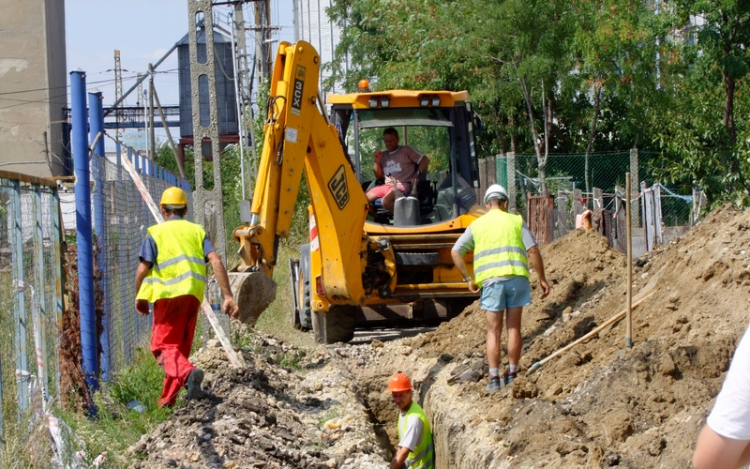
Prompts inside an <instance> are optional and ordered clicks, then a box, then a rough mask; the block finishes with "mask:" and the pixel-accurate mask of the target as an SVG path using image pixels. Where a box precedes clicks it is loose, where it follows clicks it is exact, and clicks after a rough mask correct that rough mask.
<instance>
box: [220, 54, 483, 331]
mask: <svg viewBox="0 0 750 469" xmlns="http://www.w3.org/2000/svg"><path fill="white" fill-rule="evenodd" d="M320 65H321V64H320V56H319V55H318V53H317V51H316V50H315V49H314V48H313V46H312V45H310V44H309V43H306V42H304V41H300V42H297V43H295V44H290V43H287V42H282V43H281V44H280V45H279V48H278V52H277V55H276V61H275V65H274V70H273V75H272V77H271V90H270V98H269V102H268V108H267V121H266V124H265V130H264V133H265V135H264V144H263V152H262V157H261V160H260V162H259V167H258V178H257V182H256V187H255V191H254V194H253V199H252V205H251V215H250V222H249V224H248V225H247V226H240V227H238V228H236V229H235V230H234V236H235V238H236V239H237V240H238V241H239V242H240V251H239V254H240V257H241V264H240V265H239V266H238V267H237V268H236V269H233V270H235V272H239V273H241V275H245V276H246V275H247V274H248V273H252V272H254V273H252V274H251V275H257V276H264V277H267V278H270V277H271V276H272V274H273V271H274V267H275V266H276V264H277V262H278V260H279V259H278V248H279V241H280V240H281V239H282V238H285V237H287V236H288V235H289V229H290V226H291V223H292V215H293V213H294V207H295V203H296V201H297V195H298V190H299V188H300V182H301V178H302V173H303V172H304V173H305V175H306V180H307V186H308V189H309V195H310V206H309V207H308V211H309V216H310V243H309V244H306V245H304V246H302V249H301V252H300V257H299V259H292V260H291V264H290V267H291V277H292V287H293V292H294V304H295V308H294V311H293V314H292V316H291V318H292V321H293V322H294V324H295V325H296V326H297V327H299V328H304V329H308V328H312V329H313V331H314V334H315V339H316V341H318V342H320V343H333V342H338V341H344V342H345V341H349V340H351V339H352V337H353V334H354V329H355V327H371V326H378V325H388V324H403V323H404V322H408V321H421V322H426V321H438V320H440V319H441V318H446V317H449V316H451V315H455V314H458V313H460V312H461V311H462V310H463V309H464V308H465V307H466V306H467V305H468V304H469V303H471V302H472V301H474V300H475V299H476V297H477V295H476V294H473V293H471V292H469V290H468V288H467V287H466V284H465V283H464V281H463V278H462V276H461V274H460V273H459V272H458V270H457V269H456V268H455V267H454V266H453V262H452V260H451V255H450V250H451V247H452V246H453V244H454V243H455V242H456V240H457V239H458V237H459V236H460V235H461V233H463V232H464V230H465V229H466V227H467V226H469V224H470V223H471V222H472V221H473V220H475V219H476V218H478V217H479V216H481V215H482V214H483V213H484V208H483V207H480V206H479V205H477V203H476V193H475V187H477V186H478V161H477V155H476V146H475V136H474V132H475V129H476V128H477V126H478V125H479V124H480V121H479V118H478V116H477V115H476V114H475V112H474V110H473V109H472V104H471V102H470V101H469V95H468V93H467V92H465V91H462V92H450V91H405V90H393V91H369V90H362V91H359V92H357V93H352V94H344V95H336V94H333V95H329V96H328V98H327V105H328V106H329V107H330V109H329V110H328V112H326V109H325V107H324V104H323V103H322V102H321V98H320V96H319V89H318V80H319V77H320ZM389 127H393V128H395V129H399V130H401V133H402V137H403V140H402V142H403V143H405V144H409V145H411V146H413V147H418V148H420V149H421V150H422V151H423V152H424V153H425V154H427V155H428V156H429V157H430V167H429V170H428V173H429V176H430V177H426V175H422V176H420V179H419V181H418V182H417V184H416V186H417V187H416V190H413V191H412V194H410V196H409V197H403V198H400V199H398V200H396V203H395V207H394V209H393V213H392V214H391V213H389V212H385V211H384V210H382V209H381V210H377V211H376V213H377V215H375V216H374V217H373V216H372V215H368V213H370V214H371V213H372V212H373V211H375V209H373V208H371V207H369V204H368V201H367V199H366V197H365V194H366V190H367V189H368V187H372V186H373V185H374V184H378V183H379V181H377V180H375V177H374V175H373V174H372V170H371V168H372V164H371V163H372V156H371V155H372V151H373V150H374V149H375V148H377V146H378V145H379V144H380V143H381V142H380V140H379V139H380V138H381V136H382V132H383V129H385V128H389ZM470 261H471V259H467V263H468V267H469V268H470V269H471V262H470ZM264 281H266V280H265V279H264ZM258 294H260V292H258ZM241 301H244V302H252V301H253V294H252V293H249V294H248V295H245V298H244V299H241ZM243 307H244V305H242V304H241V305H240V309H242V308H243Z"/></svg>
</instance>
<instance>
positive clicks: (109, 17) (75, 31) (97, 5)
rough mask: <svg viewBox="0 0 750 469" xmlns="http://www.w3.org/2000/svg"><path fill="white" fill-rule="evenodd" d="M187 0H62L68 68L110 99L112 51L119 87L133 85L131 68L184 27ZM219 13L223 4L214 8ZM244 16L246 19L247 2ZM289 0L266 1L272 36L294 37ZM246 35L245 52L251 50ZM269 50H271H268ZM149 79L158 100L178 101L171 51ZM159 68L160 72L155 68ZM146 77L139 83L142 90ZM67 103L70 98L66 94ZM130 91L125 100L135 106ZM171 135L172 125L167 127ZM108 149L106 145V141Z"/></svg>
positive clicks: (157, 53) (141, 68)
mask: <svg viewBox="0 0 750 469" xmlns="http://www.w3.org/2000/svg"><path fill="white" fill-rule="evenodd" d="M187 2H188V0H119V1H115V0H65V27H66V34H65V35H66V49H67V63H68V67H67V68H68V72H70V71H73V70H79V69H80V70H83V71H85V72H86V87H87V89H88V90H89V91H90V90H92V89H94V88H98V89H99V91H101V92H102V95H103V98H104V104H105V106H107V105H111V104H112V103H113V102H114V100H115V99H114V94H115V87H114V71H113V70H114V51H115V49H117V50H119V51H120V60H121V64H122V69H123V72H122V75H123V91H127V90H128V89H130V87H131V86H133V84H135V80H136V79H135V77H136V73H137V72H141V73H145V72H146V71H147V70H148V64H149V63H155V62H157V61H158V60H159V59H160V58H161V57H162V56H163V55H164V54H165V53H166V52H167V51H168V50H169V49H170V48H171V47H172V46H173V45H174V43H175V42H177V41H179V40H180V39H182V37H183V36H185V35H186V34H187V32H188V14H187V5H188V4H187ZM215 8H216V9H221V10H222V11H224V12H228V11H230V10H229V9H228V8H226V7H215ZM245 8H246V10H245V11H246V13H245V19H246V21H248V20H250V21H252V18H253V15H252V11H253V10H252V8H253V7H252V3H249V4H247V5H246V7H245ZM292 17H293V15H292V0H271V23H272V25H274V26H277V25H278V26H281V27H282V29H281V31H279V32H278V33H277V36H276V38H277V39H279V40H282V41H289V42H293V41H294V27H293V24H292ZM251 41H252V38H249V40H248V52H249V53H250V54H252V53H253V50H254V48H253V47H252V46H251V44H252V42H251ZM274 53H275V52H274ZM156 72H157V73H156V75H155V78H154V83H155V86H156V91H157V93H158V95H159V100H160V101H161V103H162V105H165V106H166V105H177V104H178V103H179V92H178V76H177V52H176V51H175V52H173V53H172V54H171V55H170V56H169V58H167V59H166V60H165V61H164V62H163V63H162V64H161V65H160V66H159V68H158V69H157V70H156ZM160 72H161V73H160ZM147 84H148V82H144V89H147ZM68 102H69V103H70V98H69V99H68ZM135 103H136V98H135V92H133V94H132V95H130V96H129V97H128V98H126V100H125V104H130V105H135ZM170 130H171V131H172V133H173V136H175V138H177V137H178V135H179V129H178V128H172V129H170ZM108 150H109V146H108Z"/></svg>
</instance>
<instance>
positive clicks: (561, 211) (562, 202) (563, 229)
mask: <svg viewBox="0 0 750 469" xmlns="http://www.w3.org/2000/svg"><path fill="white" fill-rule="evenodd" d="M569 231H570V230H569V229H568V196H567V195H566V194H565V192H563V191H557V235H558V237H560V238H562V237H563V236H565V235H567V234H568V232H569Z"/></svg>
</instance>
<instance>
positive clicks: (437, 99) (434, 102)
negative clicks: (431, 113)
mask: <svg viewBox="0 0 750 469" xmlns="http://www.w3.org/2000/svg"><path fill="white" fill-rule="evenodd" d="M432 106H433V107H438V106H440V96H438V95H435V96H433V97H432Z"/></svg>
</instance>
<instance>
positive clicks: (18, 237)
mask: <svg viewBox="0 0 750 469" xmlns="http://www.w3.org/2000/svg"><path fill="white" fill-rule="evenodd" d="M11 186H12V187H13V193H12V194H11V210H13V212H12V213H13V215H11V217H10V219H11V220H13V222H12V225H11V226H12V230H13V231H12V233H11V236H12V240H13V248H12V249H13V251H12V255H11V260H12V262H13V293H14V295H13V296H14V297H15V301H14V302H13V319H14V323H15V345H16V347H15V348H16V370H17V371H21V372H26V373H28V371H29V361H28V357H27V356H26V337H27V335H26V334H27V331H26V324H27V318H26V297H25V293H24V290H22V289H21V288H20V287H21V286H22V285H23V284H24V282H25V279H24V277H23V264H24V262H23V222H22V220H23V218H21V217H22V215H21V183H20V182H19V181H18V179H15V180H13V181H11ZM17 383H18V384H17V386H18V388H17V389H18V419H19V421H20V420H21V416H22V414H23V411H25V410H26V409H27V408H28V406H29V390H28V381H27V379H18V380H17Z"/></svg>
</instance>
